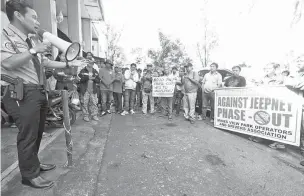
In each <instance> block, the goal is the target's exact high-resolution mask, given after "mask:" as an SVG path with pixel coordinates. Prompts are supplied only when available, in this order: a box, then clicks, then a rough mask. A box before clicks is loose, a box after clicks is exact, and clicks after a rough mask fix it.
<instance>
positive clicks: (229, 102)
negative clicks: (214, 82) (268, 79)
mask: <svg viewBox="0 0 304 196" xmlns="http://www.w3.org/2000/svg"><path fill="white" fill-rule="evenodd" d="M302 105H303V97H302V96H300V95H298V94H296V93H295V92H293V91H291V90H289V89H288V88H286V87H284V86H261V87H247V88H224V89H217V90H216V91H215V111H214V114H215V115H214V117H215V121H214V126H215V127H218V128H222V129H227V130H230V131H234V132H239V133H243V134H247V135H253V136H257V137H260V138H265V139H269V140H272V141H277V142H282V143H286V144H290V145H295V146H299V145H300V128H301V120H302Z"/></svg>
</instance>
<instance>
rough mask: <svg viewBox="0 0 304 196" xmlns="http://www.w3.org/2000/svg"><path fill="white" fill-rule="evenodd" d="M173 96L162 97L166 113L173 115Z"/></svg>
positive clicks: (163, 108)
mask: <svg viewBox="0 0 304 196" xmlns="http://www.w3.org/2000/svg"><path fill="white" fill-rule="evenodd" d="M172 103H173V97H162V98H161V106H162V110H163V113H164V114H169V116H170V115H172V106H173V104H172Z"/></svg>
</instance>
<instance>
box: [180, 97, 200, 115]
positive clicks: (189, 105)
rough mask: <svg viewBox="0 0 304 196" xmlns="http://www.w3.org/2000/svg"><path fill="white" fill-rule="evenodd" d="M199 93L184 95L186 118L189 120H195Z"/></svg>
mask: <svg viewBox="0 0 304 196" xmlns="http://www.w3.org/2000/svg"><path fill="white" fill-rule="evenodd" d="M196 96H197V93H185V95H184V99H183V101H184V111H185V113H184V116H185V118H187V119H189V118H190V119H191V120H194V119H195V102H196Z"/></svg>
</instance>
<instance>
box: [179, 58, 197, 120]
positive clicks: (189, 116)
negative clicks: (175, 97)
mask: <svg viewBox="0 0 304 196" xmlns="http://www.w3.org/2000/svg"><path fill="white" fill-rule="evenodd" d="M185 67H186V74H185V76H184V77H183V79H182V83H183V85H184V89H185V95H184V98H183V101H184V111H185V113H184V117H185V118H186V120H190V122H191V124H193V123H194V122H195V102H196V97H197V89H198V87H199V85H200V83H199V76H198V73H197V72H194V71H193V65H192V64H191V63H188V64H187V65H186V66H185Z"/></svg>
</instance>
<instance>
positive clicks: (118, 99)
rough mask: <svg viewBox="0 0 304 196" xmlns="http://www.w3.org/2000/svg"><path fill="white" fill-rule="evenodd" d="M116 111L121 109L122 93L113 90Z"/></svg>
mask: <svg viewBox="0 0 304 196" xmlns="http://www.w3.org/2000/svg"><path fill="white" fill-rule="evenodd" d="M113 97H114V101H115V109H116V112H121V111H122V93H115V92H113Z"/></svg>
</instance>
